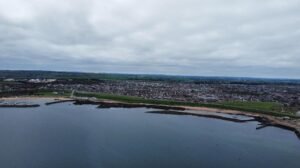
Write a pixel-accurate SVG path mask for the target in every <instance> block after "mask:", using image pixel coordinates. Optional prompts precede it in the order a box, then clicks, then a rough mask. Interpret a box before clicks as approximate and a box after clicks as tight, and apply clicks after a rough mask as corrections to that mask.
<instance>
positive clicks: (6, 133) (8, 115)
mask: <svg viewBox="0 0 300 168" xmlns="http://www.w3.org/2000/svg"><path fill="white" fill-rule="evenodd" d="M147 111H149V109H145V108H137V109H122V108H113V109H97V108H96V106H92V105H83V106H75V105H72V104H71V103H63V104H56V105H52V106H42V107H39V108H29V109H14V108H0V135H1V138H0V147H1V150H0V167H1V168H89V167H93V168H191V167H195V168H196V167H197V168H199V167H205V168H214V167H215V168H220V167H228V168H234V167H243V168H247V167H249V168H253V167H255V168H266V167H269V168H277V167H278V168H282V167H284V168H299V167H300V140H299V139H298V138H297V137H296V136H295V135H294V133H292V132H289V131H287V130H282V129H279V128H275V127H268V128H265V129H261V130H256V129H255V128H256V126H257V124H258V123H257V122H249V123H243V124H241V123H233V122H228V121H222V120H218V119H209V118H203V117H195V116H177V115H166V114H149V113H145V112H147Z"/></svg>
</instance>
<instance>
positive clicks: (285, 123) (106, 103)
mask: <svg viewBox="0 0 300 168" xmlns="http://www.w3.org/2000/svg"><path fill="white" fill-rule="evenodd" d="M19 99H29V100H30V99H53V100H54V101H52V102H48V103H46V105H52V104H57V103H64V102H73V101H74V104H75V105H83V104H94V105H98V108H111V107H116V108H118V107H119V108H138V107H145V108H153V109H161V110H165V113H166V114H167V113H168V110H178V111H179V112H178V113H182V114H185V115H197V116H202V117H205V115H203V112H207V113H220V114H228V115H241V116H247V117H253V118H254V119H256V120H257V121H259V122H261V123H262V124H263V126H262V127H261V128H264V127H267V126H275V127H279V128H283V129H286V130H290V131H293V132H294V133H295V134H296V136H297V137H298V138H299V139H300V119H282V118H280V117H275V116H271V115H266V114H258V113H252V112H246V111H238V110H228V109H219V108H213V107H192V106H176V105H155V104H147V103H126V102H120V101H113V100H104V99H101V100H100V99H97V100H89V99H78V98H67V97H62V96H17V97H2V98H0V101H1V100H2V101H5V100H19ZM201 111H202V113H201ZM176 112H177V111H176ZM207 116H208V117H211V114H207ZM216 118H217V117H216Z"/></svg>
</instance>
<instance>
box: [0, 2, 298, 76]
mask: <svg viewBox="0 0 300 168" xmlns="http://www.w3.org/2000/svg"><path fill="white" fill-rule="evenodd" d="M0 69H23V70H58V71H86V72H113V73H116V72H117V73H146V74H177V75H200V76H247V77H280V78H300V0H106V1H104V0H0Z"/></svg>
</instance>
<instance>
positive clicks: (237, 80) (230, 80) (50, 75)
mask: <svg viewBox="0 0 300 168" xmlns="http://www.w3.org/2000/svg"><path fill="white" fill-rule="evenodd" d="M7 78H13V79H19V80H21V79H37V78H39V79H61V80H64V79H76V80H80V79H81V80H145V81H168V82H193V83H216V84H218V83H219V84H297V85H298V84H300V80H296V79H267V78H246V77H201V76H172V75H140V74H113V73H84V72H56V71H20V70H17V71H10V70H0V79H2V80H3V79H7Z"/></svg>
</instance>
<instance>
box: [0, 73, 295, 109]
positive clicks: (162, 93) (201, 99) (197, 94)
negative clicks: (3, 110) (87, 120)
mask: <svg viewBox="0 0 300 168" xmlns="http://www.w3.org/2000/svg"><path fill="white" fill-rule="evenodd" d="M38 90H50V91H53V92H66V91H73V90H75V91H78V92H80V91H81V92H93V93H105V94H112V95H124V96H136V97H140V98H144V99H157V100H173V101H181V102H195V103H212V102H225V101H259V102H278V103H281V104H282V105H284V107H288V108H292V109H295V110H296V111H297V110H298V109H299V108H300V85H299V84H284V83H283V84H282V83H279V84H278V83H267V84H251V83H250V84H249V83H226V82H223V83H222V82H221V83H216V82H211V83H209V82H202V83H201V82H174V81H149V80H98V79H97V80H96V79H95V80H80V79H79V80H78V79H77V80H72V79H22V80H17V79H12V78H9V79H3V80H2V81H1V82H0V94H1V96H10V95H18V94H24V93H30V92H34V91H38Z"/></svg>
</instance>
